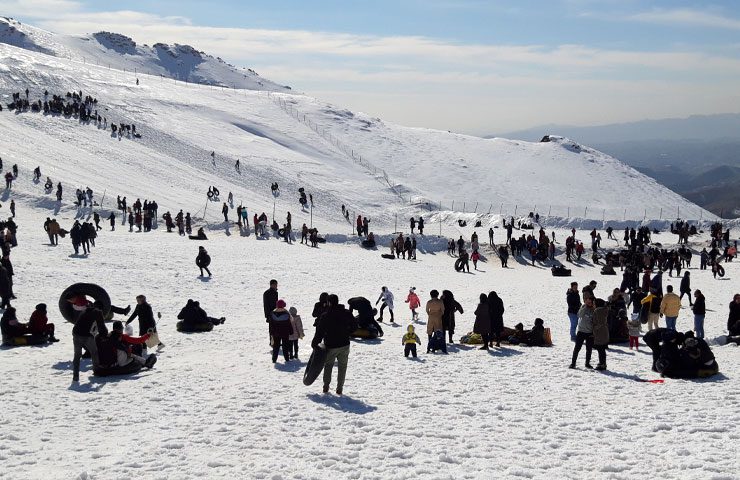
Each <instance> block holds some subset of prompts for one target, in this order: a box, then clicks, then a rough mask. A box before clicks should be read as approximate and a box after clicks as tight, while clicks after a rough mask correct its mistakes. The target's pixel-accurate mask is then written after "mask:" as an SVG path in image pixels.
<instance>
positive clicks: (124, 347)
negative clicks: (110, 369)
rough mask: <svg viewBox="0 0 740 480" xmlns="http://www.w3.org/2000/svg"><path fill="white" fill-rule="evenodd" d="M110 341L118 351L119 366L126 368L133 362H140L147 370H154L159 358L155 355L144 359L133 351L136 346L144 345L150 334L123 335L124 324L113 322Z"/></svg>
mask: <svg viewBox="0 0 740 480" xmlns="http://www.w3.org/2000/svg"><path fill="white" fill-rule="evenodd" d="M108 339H109V341H110V342H111V344H112V345H113V346H114V347H115V349H116V355H117V365H118V366H119V367H124V366H126V365H128V364H129V363H131V362H139V363H140V364H141V365H142V366H144V367H146V368H152V367H153V366H154V364H155V363H156V362H157V356H156V355H155V354H153V353H152V354H151V355H149V356H148V357H147V358H144V357H142V356H140V355H136V354H135V353H134V350H133V348H132V347H133V346H134V345H143V344H145V343H146V341H147V340H148V339H149V334H148V333H147V334H145V335H142V336H140V337H132V336H130V335H126V334H125V333H123V322H120V321H115V322H113V330H112V331H111V333H110V335H109V337H108Z"/></svg>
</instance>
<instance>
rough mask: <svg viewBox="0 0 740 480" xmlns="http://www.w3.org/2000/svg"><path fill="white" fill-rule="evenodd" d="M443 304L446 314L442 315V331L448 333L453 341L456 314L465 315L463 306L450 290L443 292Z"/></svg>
mask: <svg viewBox="0 0 740 480" xmlns="http://www.w3.org/2000/svg"><path fill="white" fill-rule="evenodd" d="M442 303H443V304H444V313H443V314H442V329H443V330H444V331H446V332H447V335H448V336H449V338H450V343H454V342H453V341H452V335H453V334H454V333H455V312H459V313H461V314H462V313H465V312H464V311H463V308H462V306H461V305H460V304H459V303H458V302H457V300H455V295H453V293H452V292H451V291H449V290H442Z"/></svg>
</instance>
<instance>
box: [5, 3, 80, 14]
mask: <svg viewBox="0 0 740 480" xmlns="http://www.w3.org/2000/svg"><path fill="white" fill-rule="evenodd" d="M80 9H81V4H80V2H76V1H73V0H3V1H2V2H0V15H7V16H11V17H15V16H18V17H24V18H32V19H44V18H51V17H53V16H54V15H66V14H68V13H70V12H78V11H80Z"/></svg>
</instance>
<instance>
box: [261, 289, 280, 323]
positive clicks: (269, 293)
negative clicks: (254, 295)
mask: <svg viewBox="0 0 740 480" xmlns="http://www.w3.org/2000/svg"><path fill="white" fill-rule="evenodd" d="M277 301H278V282H277V280H274V279H273V280H270V288H268V289H267V290H265V292H264V293H263V294H262V308H263V310H264V313H265V321H266V322H268V323H269V322H270V315H271V313H272V311H273V310H274V309H275V306H276V305H277Z"/></svg>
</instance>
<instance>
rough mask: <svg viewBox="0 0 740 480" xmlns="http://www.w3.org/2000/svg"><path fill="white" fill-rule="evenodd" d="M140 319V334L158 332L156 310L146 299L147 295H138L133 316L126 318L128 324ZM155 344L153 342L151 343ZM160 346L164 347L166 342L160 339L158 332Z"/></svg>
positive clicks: (141, 335) (158, 344) (152, 334)
mask: <svg viewBox="0 0 740 480" xmlns="http://www.w3.org/2000/svg"><path fill="white" fill-rule="evenodd" d="M137 318H138V319H139V336H140V337H143V336H144V335H147V334H149V335H151V336H154V334H156V333H157V322H156V321H155V320H154V312H153V311H152V306H151V305H149V303H148V302H147V301H146V296H145V295H137V296H136V308H134V311H133V313H132V314H131V316H130V317H129V318H128V320H126V325H128V324H130V323H131V322H133V321H134V320H135V319H137ZM150 345H153V344H150ZM156 345H157V346H158V347H159V348H162V347H164V343H162V342H160V341H159V335H158V334H157V343H156Z"/></svg>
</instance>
